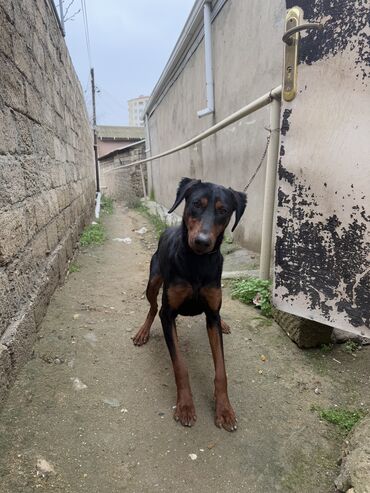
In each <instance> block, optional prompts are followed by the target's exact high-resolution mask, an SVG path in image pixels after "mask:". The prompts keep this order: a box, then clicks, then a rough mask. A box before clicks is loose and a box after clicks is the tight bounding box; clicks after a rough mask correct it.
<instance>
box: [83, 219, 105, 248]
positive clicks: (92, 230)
mask: <svg viewBox="0 0 370 493" xmlns="http://www.w3.org/2000/svg"><path fill="white" fill-rule="evenodd" d="M104 240H105V233H104V229H103V226H102V225H101V224H100V223H96V224H90V226H87V227H86V228H85V229H84V231H83V233H82V235H81V238H80V245H81V246H83V247H86V246H90V245H101V244H102V243H103V242H104Z"/></svg>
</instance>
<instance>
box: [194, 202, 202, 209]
mask: <svg viewBox="0 0 370 493" xmlns="http://www.w3.org/2000/svg"><path fill="white" fill-rule="evenodd" d="M193 206H194V207H195V208H196V209H201V208H202V202H201V201H200V200H196V201H195V202H193Z"/></svg>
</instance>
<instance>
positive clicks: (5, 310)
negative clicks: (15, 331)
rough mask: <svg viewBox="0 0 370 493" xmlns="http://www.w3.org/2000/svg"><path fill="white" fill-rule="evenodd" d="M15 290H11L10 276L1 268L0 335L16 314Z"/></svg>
mask: <svg viewBox="0 0 370 493" xmlns="http://www.w3.org/2000/svg"><path fill="white" fill-rule="evenodd" d="M14 301H15V300H14V292H12V291H11V286H10V283H9V279H8V276H7V275H6V273H5V271H4V270H3V269H2V270H0V313H1V316H0V336H1V334H2V333H3V332H4V331H5V329H6V327H7V326H8V324H9V320H10V318H11V317H12V316H13V314H14V306H13V305H14Z"/></svg>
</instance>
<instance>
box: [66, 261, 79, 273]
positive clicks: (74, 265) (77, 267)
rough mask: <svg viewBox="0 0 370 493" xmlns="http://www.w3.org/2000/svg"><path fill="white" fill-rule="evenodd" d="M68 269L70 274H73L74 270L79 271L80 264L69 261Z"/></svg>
mask: <svg viewBox="0 0 370 493" xmlns="http://www.w3.org/2000/svg"><path fill="white" fill-rule="evenodd" d="M68 271H69V273H70V274H73V273H74V272H80V266H79V265H77V264H74V263H71V264H70V266H69V268H68Z"/></svg>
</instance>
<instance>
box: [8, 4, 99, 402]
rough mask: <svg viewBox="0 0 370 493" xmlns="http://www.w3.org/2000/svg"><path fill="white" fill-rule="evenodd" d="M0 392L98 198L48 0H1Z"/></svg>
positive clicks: (83, 116) (79, 106)
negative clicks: (95, 199)
mask: <svg viewBox="0 0 370 493" xmlns="http://www.w3.org/2000/svg"><path fill="white" fill-rule="evenodd" d="M0 32H1V37H0V402H1V400H2V398H3V397H4V395H5V394H6V391H7V389H8V387H9V385H10V384H11V383H12V381H13V379H14V377H15V374H16V372H17V370H18V369H19V368H20V367H21V365H22V364H23V363H24V362H25V361H26V360H27V358H28V357H29V356H30V354H31V352H32V345H33V342H34V340H35V338H36V332H37V326H38V325H39V323H40V322H41V320H42V318H43V316H44V314H45V311H46V307H47V304H48V302H49V300H50V297H51V295H52V293H53V291H54V290H55V288H56V287H57V286H58V284H59V283H60V282H61V281H63V279H64V276H65V272H66V268H67V262H68V259H70V258H71V257H72V255H73V250H74V248H75V246H76V243H77V241H78V237H79V234H80V232H81V230H82V228H83V227H84V225H85V224H86V223H87V222H88V221H89V220H90V219H91V214H92V211H93V207H94V198H95V181H94V164H93V152H92V149H93V148H92V137H91V129H90V126H89V122H88V116H87V113H86V108H85V103H84V99H83V93H82V90H81V86H80V83H79V81H78V79H77V76H76V74H75V72H74V69H73V66H72V63H71V59H70V57H69V54H68V51H67V48H66V45H65V41H64V39H63V36H62V33H61V31H60V28H59V26H58V23H57V20H56V18H55V16H54V12H53V10H52V8H51V4H50V2H49V0H33V1H20V0H0Z"/></svg>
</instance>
